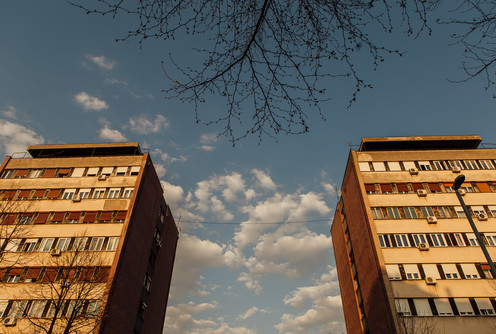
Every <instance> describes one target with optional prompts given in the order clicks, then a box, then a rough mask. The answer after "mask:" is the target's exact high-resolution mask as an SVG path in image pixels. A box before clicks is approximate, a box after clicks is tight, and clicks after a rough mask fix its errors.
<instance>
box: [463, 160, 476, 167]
mask: <svg viewBox="0 0 496 334" xmlns="http://www.w3.org/2000/svg"><path fill="white" fill-rule="evenodd" d="M464 162H465V166H466V167H467V169H479V166H477V162H476V161H475V160H465V161H464Z"/></svg>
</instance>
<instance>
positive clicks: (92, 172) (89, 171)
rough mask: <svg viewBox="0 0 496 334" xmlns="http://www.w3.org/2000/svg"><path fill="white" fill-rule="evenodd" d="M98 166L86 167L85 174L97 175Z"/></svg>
mask: <svg viewBox="0 0 496 334" xmlns="http://www.w3.org/2000/svg"><path fill="white" fill-rule="evenodd" d="M99 170H100V167H90V168H88V172H86V176H97V175H98V171H99Z"/></svg>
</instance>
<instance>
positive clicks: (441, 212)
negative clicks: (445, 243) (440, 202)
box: [437, 206, 451, 218]
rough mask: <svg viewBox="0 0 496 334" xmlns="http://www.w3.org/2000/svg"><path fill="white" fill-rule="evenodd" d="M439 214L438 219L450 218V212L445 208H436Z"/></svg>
mask: <svg viewBox="0 0 496 334" xmlns="http://www.w3.org/2000/svg"><path fill="white" fill-rule="evenodd" d="M437 211H438V212H439V217H441V218H451V211H450V209H449V208H448V207H447V206H440V207H438V208H437Z"/></svg>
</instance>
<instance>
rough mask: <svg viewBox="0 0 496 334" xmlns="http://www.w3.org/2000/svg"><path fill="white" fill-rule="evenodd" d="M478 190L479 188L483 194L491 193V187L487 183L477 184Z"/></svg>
mask: <svg viewBox="0 0 496 334" xmlns="http://www.w3.org/2000/svg"><path fill="white" fill-rule="evenodd" d="M476 184H477V188H479V190H480V192H481V193H490V192H491V188H489V185H488V184H487V183H485V182H477V183H476Z"/></svg>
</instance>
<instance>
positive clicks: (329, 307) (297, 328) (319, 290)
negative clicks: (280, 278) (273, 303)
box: [275, 269, 345, 334]
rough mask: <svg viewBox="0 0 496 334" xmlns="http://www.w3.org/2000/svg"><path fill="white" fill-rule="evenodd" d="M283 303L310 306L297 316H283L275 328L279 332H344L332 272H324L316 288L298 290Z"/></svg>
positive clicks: (309, 287) (334, 273)
mask: <svg viewBox="0 0 496 334" xmlns="http://www.w3.org/2000/svg"><path fill="white" fill-rule="evenodd" d="M284 303H285V304H286V305H290V306H292V307H295V308H298V309H302V308H303V307H304V306H305V305H306V304H307V303H309V304H310V307H309V308H308V309H307V310H306V311H304V312H303V313H301V314H299V315H294V314H289V313H285V314H283V315H282V317H281V322H280V323H279V324H277V325H276V326H275V327H276V329H277V330H278V331H279V332H280V333H288V334H289V333H295V334H300V333H301V334H303V333H310V332H312V333H313V332H317V331H318V332H319V333H322V334H325V333H329V332H333V333H334V332H336V333H339V332H345V327H344V317H343V310H342V305H341V297H340V296H339V284H338V281H337V275H336V271H335V269H332V270H329V272H327V273H324V274H323V275H322V276H321V277H320V278H319V279H318V280H317V281H316V282H315V285H312V286H305V287H299V288H297V289H296V290H294V291H293V292H292V293H291V295H288V296H286V297H285V298H284Z"/></svg>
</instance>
